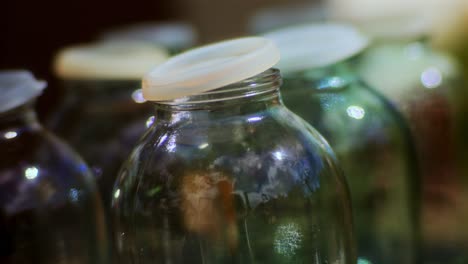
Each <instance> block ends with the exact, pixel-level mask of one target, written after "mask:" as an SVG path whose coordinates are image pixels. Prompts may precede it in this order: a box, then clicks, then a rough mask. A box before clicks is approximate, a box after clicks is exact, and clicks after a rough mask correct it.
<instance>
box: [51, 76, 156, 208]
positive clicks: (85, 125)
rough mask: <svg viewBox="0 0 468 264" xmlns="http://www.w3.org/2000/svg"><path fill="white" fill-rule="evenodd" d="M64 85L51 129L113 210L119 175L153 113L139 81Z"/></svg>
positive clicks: (71, 81) (70, 82) (71, 82)
mask: <svg viewBox="0 0 468 264" xmlns="http://www.w3.org/2000/svg"><path fill="white" fill-rule="evenodd" d="M63 85H64V87H65V97H64V103H63V104H62V106H61V108H60V109H59V110H58V111H57V113H56V116H55V118H54V120H53V121H52V122H51V126H52V127H53V128H55V129H54V130H55V131H56V132H57V133H58V134H59V135H60V136H61V137H63V138H65V139H66V140H67V141H68V142H70V144H71V145H72V146H74V147H75V149H76V150H77V151H78V153H80V154H81V155H83V157H84V158H85V160H86V161H87V162H88V163H89V164H90V166H91V168H92V169H93V171H94V174H95V176H96V177H97V181H98V184H99V188H100V191H101V192H102V194H103V198H104V201H105V202H106V205H110V199H111V193H112V188H113V185H114V182H115V178H116V175H117V173H118V171H119V169H120V166H121V165H122V163H123V162H124V161H125V159H126V158H127V157H128V155H129V154H130V152H131V150H132V148H133V147H134V146H135V144H136V142H137V141H138V139H139V138H140V137H141V135H142V134H143V133H144V131H145V130H146V129H147V126H146V122H147V121H148V119H150V117H151V116H152V113H153V108H152V106H151V104H149V103H147V102H146V101H145V100H144V99H143V97H142V95H141V89H140V87H141V82H140V81H138V80H67V81H64V82H63ZM106 207H108V206H106Z"/></svg>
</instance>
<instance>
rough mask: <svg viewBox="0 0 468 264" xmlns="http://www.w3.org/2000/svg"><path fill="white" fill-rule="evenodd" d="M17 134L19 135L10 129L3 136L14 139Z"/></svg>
mask: <svg viewBox="0 0 468 264" xmlns="http://www.w3.org/2000/svg"><path fill="white" fill-rule="evenodd" d="M16 136H18V133H16V132H15V131H8V132H6V133H5V134H3V137H5V138H6V139H12V138H15V137H16Z"/></svg>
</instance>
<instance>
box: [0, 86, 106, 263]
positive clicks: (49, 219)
mask: <svg viewBox="0 0 468 264" xmlns="http://www.w3.org/2000/svg"><path fill="white" fill-rule="evenodd" d="M0 79H1V78H0ZM2 88H4V87H2ZM8 92H9V91H7V92H6V95H5V94H3V95H2V96H9V95H8ZM20 94H21V93H20ZM11 99H12V100H17V99H18V97H14V98H11ZM32 100H33V99H32ZM0 156H1V158H0V263H4V264H29V263H40V264H74V263H76V264H82V263H87V264H88V263H89V264H103V263H107V237H106V228H105V225H104V216H103V208H102V203H101V200H100V197H99V196H98V192H97V190H96V186H95V182H94V177H93V176H92V174H91V172H90V170H89V169H88V167H87V165H86V164H85V163H84V162H83V161H82V160H81V158H80V157H78V156H77V154H75V153H74V152H73V151H72V150H71V149H70V148H69V147H68V146H67V145H65V144H64V143H63V142H62V141H60V140H59V139H57V138H56V137H55V136H54V135H52V134H51V133H49V132H48V131H47V130H45V129H44V128H43V127H42V126H41V125H40V124H39V123H38V121H37V119H36V114H35V112H34V110H33V107H32V101H28V102H26V103H23V104H21V105H19V106H16V107H14V108H12V109H9V110H7V111H2V112H0Z"/></svg>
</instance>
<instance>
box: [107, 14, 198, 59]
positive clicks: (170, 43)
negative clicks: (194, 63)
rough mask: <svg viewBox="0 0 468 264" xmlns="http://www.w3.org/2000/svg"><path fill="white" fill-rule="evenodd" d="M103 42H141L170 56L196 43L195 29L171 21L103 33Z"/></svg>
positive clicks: (131, 26) (179, 22) (196, 34)
mask: <svg viewBox="0 0 468 264" xmlns="http://www.w3.org/2000/svg"><path fill="white" fill-rule="evenodd" d="M101 39H102V40H103V41H111V42H116V41H142V42H146V43H150V44H153V45H156V46H158V47H164V48H166V49H168V50H169V52H170V53H171V54H177V53H179V52H181V51H184V50H187V49H189V48H192V47H194V46H195V45H196V43H197V41H198V33H197V31H196V29H195V28H194V27H193V26H192V25H191V24H188V23H185V22H181V21H173V22H166V23H156V22H155V23H142V24H136V25H129V26H126V27H122V28H117V29H114V30H110V31H108V32H104V33H103V34H102V36H101Z"/></svg>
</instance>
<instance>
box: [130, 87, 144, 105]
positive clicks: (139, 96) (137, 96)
mask: <svg viewBox="0 0 468 264" xmlns="http://www.w3.org/2000/svg"><path fill="white" fill-rule="evenodd" d="M132 99H133V101H135V103H138V104H142V103H144V102H146V100H145V98H144V97H143V92H142V91H141V89H138V90H135V91H134V92H133V93H132Z"/></svg>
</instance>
